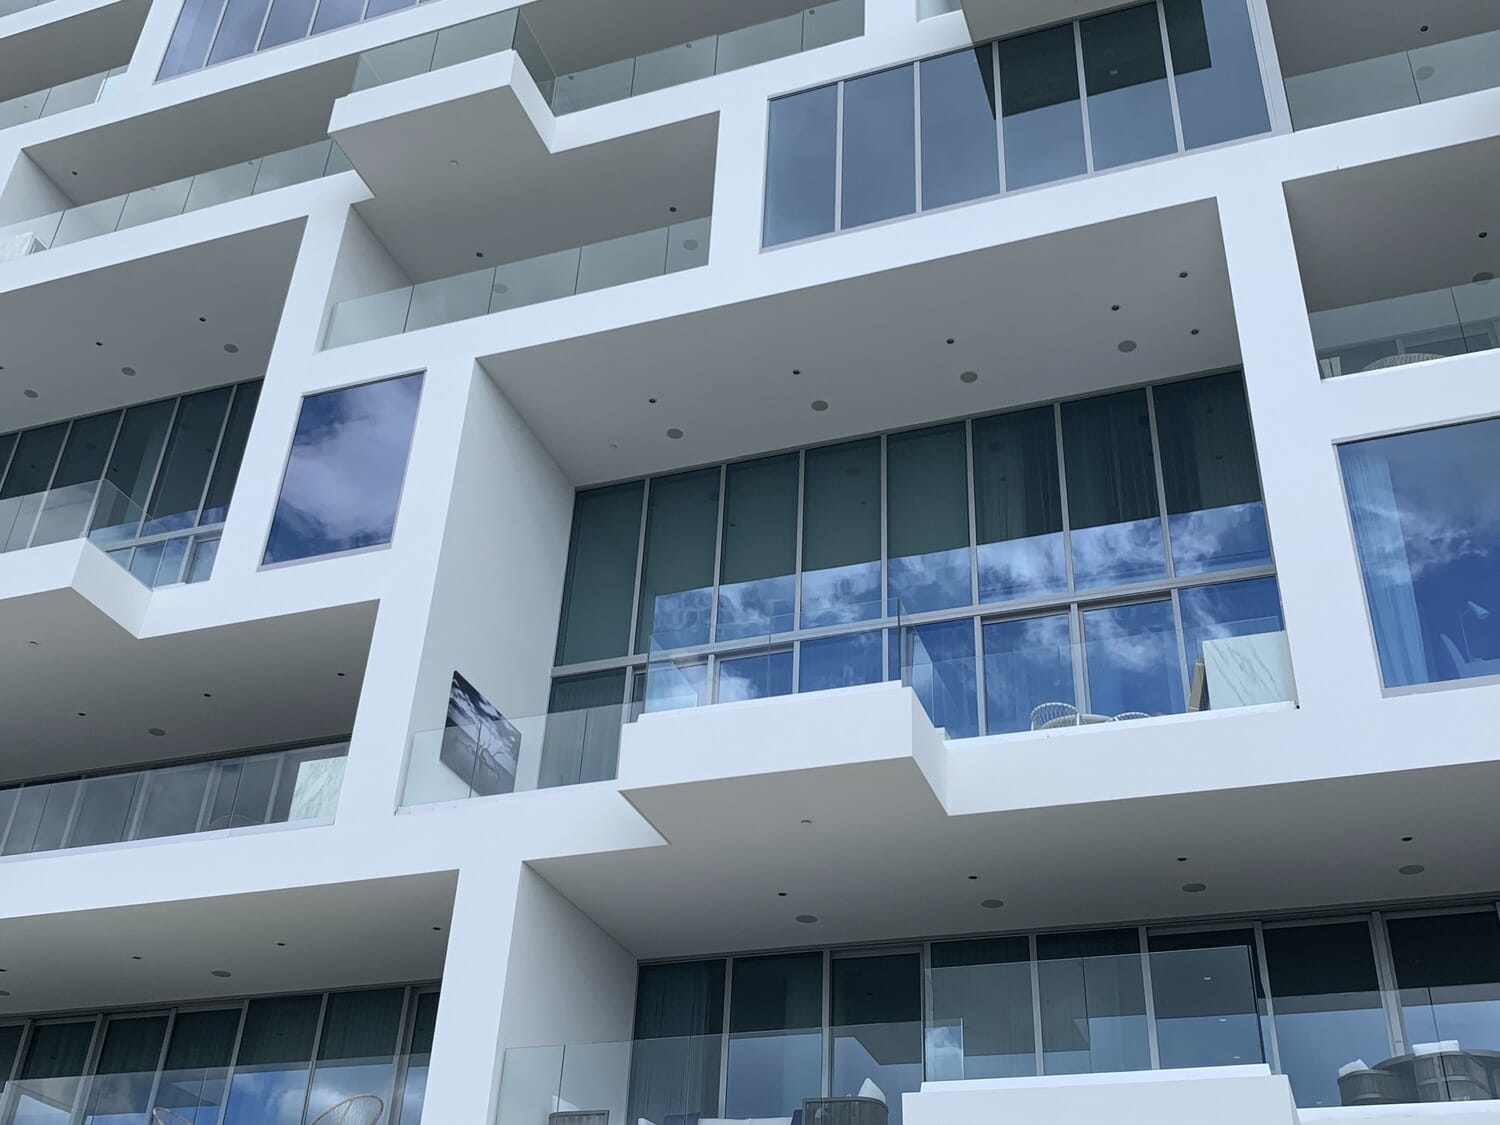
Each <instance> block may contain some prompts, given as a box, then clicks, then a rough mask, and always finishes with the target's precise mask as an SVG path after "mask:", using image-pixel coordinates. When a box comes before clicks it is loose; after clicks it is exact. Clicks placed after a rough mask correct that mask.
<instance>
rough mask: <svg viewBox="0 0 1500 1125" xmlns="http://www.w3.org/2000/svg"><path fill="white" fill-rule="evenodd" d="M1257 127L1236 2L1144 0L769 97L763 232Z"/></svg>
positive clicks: (866, 219) (986, 191) (1069, 171)
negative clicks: (811, 88) (1007, 37)
mask: <svg viewBox="0 0 1500 1125" xmlns="http://www.w3.org/2000/svg"><path fill="white" fill-rule="evenodd" d="M919 105H920V110H919V109H918V106H919ZM1270 127H1271V122H1270V115H1269V113H1268V111H1267V109H1266V97H1265V80H1264V78H1263V76H1262V74H1261V69H1260V56H1259V52H1258V49H1257V46H1256V41H1255V32H1254V28H1253V26H1252V24H1251V21H1250V14H1249V10H1248V8H1247V7H1246V3H1245V0H1153V2H1151V3H1146V4H1137V5H1135V6H1133V7H1128V8H1123V9H1120V10H1118V11H1114V12H1107V13H1104V14H1103V15H1098V16H1092V17H1090V18H1088V19H1084V20H1080V21H1077V22H1075V23H1071V24H1063V25H1060V26H1057V27H1051V28H1047V29H1044V30H1042V31H1035V32H1031V33H1029V34H1026V35H1021V36H1017V37H1015V38H1011V39H1002V40H999V41H998V42H994V43H986V44H983V45H981V46H979V47H976V48H973V49H966V50H963V51H958V52H954V53H952V54H946V55H941V56H937V57H935V58H930V59H923V60H922V61H920V62H919V63H916V64H913V65H907V66H901V67H896V68H894V69H892V70H886V71H881V72H878V73H875V74H868V75H862V76H860V77H857V78H850V79H847V80H845V81H843V82H838V83H834V84H832V85H829V86H822V87H819V88H817V89H814V90H807V91H804V92H802V93H798V94H791V95H788V96H786V97H782V98H777V99H775V100H773V101H772V102H771V106H770V131H769V139H768V150H767V164H766V200H765V223H764V228H763V232H762V242H763V244H764V245H766V246H777V245H781V244H783V243H788V242H795V241H798V240H801V239H805V238H811V237H814V236H816V235H822V234H829V233H832V232H833V231H837V230H851V229H853V228H856V227H860V226H865V225H868V224H870V223H877V222H883V221H886V220H889V219H894V218H898V217H900V216H904V215H911V214H915V213H917V212H919V211H930V210H933V209H935V208H939V207H948V206H951V205H953V204H957V203H964V202H968V201H971V200H975V199H984V198H987V197H990V196H994V195H997V194H998V193H1000V192H1002V191H1018V190H1021V189H1023V188H1029V187H1035V186H1037V185H1039V184H1044V183H1050V182H1054V181H1057V180H1063V179H1068V178H1070V177H1073V176H1081V175H1086V174H1088V173H1090V172H1099V171H1104V170H1106V169H1109V168H1115V167H1119V166H1122V165H1126V164H1134V163H1138V162H1140V161H1143V160H1151V159H1154V158H1157V157H1161V156H1166V155H1169V154H1172V153H1177V152H1183V151H1188V150H1191V149H1195V148H1202V147H1204V146H1206V145H1215V144H1221V143H1223V142H1225V141H1231V140H1237V139H1239V138H1242V137H1249V136H1254V135H1256V134H1259V133H1264V132H1267V131H1269V129H1270ZM919 141H920V143H918V142H919Z"/></svg>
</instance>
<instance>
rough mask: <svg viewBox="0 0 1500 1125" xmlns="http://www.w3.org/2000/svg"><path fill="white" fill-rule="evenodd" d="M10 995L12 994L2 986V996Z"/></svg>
mask: <svg viewBox="0 0 1500 1125" xmlns="http://www.w3.org/2000/svg"><path fill="white" fill-rule="evenodd" d="M9 995H10V993H9V992H7V991H5V989H3V988H0V996H9Z"/></svg>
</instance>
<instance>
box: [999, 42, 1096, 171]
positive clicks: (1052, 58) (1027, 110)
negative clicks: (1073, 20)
mask: <svg viewBox="0 0 1500 1125" xmlns="http://www.w3.org/2000/svg"><path fill="white" fill-rule="evenodd" d="M1074 34H1075V33H1074V29H1073V25H1072V24H1063V25H1062V26H1060V27H1050V28H1047V29H1046V30H1045V31H1035V32H1032V33H1031V34H1030V35H1022V36H1020V37H1018V38H1015V39H1002V40H1001V41H1000V44H999V51H1000V105H1001V112H1002V114H1003V121H1004V136H1005V186H1006V188H1007V190H1009V191H1016V190H1018V189H1020V188H1026V187H1033V186H1035V185H1036V184H1045V183H1050V182H1051V181H1053V180H1064V179H1067V178H1068V177H1069V176H1081V175H1083V174H1084V173H1085V172H1087V171H1088V156H1087V153H1086V149H1085V147H1084V139H1083V107H1082V103H1081V102H1080V99H1079V96H1078V50H1077V44H1076V42H1075V40H1074Z"/></svg>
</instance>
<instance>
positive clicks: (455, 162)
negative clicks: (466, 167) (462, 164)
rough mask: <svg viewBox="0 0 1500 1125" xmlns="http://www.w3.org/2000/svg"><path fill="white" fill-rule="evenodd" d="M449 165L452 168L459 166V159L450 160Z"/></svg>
mask: <svg viewBox="0 0 1500 1125" xmlns="http://www.w3.org/2000/svg"><path fill="white" fill-rule="evenodd" d="M448 167H450V168H457V167H458V161H457V160H450V161H448Z"/></svg>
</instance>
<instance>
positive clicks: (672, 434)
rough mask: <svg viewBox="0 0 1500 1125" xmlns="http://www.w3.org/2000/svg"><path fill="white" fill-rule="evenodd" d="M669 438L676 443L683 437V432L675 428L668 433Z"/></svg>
mask: <svg viewBox="0 0 1500 1125" xmlns="http://www.w3.org/2000/svg"><path fill="white" fill-rule="evenodd" d="M667 436H668V437H669V438H671V439H672V440H673V441H676V440H677V439H678V438H680V437H682V431H681V430H679V429H678V428H677V427H676V426H673V427H672V428H671V429H670V430H668V431H667Z"/></svg>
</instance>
